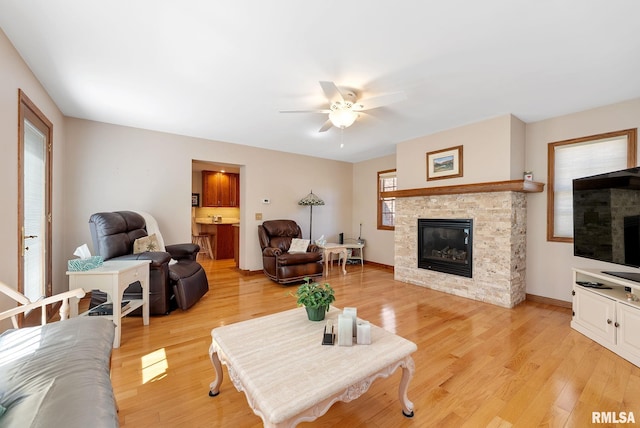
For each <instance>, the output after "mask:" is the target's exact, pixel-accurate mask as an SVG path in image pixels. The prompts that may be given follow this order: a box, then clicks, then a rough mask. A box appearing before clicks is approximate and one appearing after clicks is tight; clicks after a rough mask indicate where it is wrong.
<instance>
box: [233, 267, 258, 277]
mask: <svg viewBox="0 0 640 428" xmlns="http://www.w3.org/2000/svg"><path fill="white" fill-rule="evenodd" d="M236 269H237V271H238V272H240V275H242V276H253V275H259V274H262V273H264V272H263V270H262V269H260V270H248V269H240V268H236Z"/></svg>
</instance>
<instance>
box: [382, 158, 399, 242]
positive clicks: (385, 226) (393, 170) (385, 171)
mask: <svg viewBox="0 0 640 428" xmlns="http://www.w3.org/2000/svg"><path fill="white" fill-rule="evenodd" d="M390 172H397V170H396V169H395V168H394V169H386V170H384V171H378V174H377V177H378V184H377V186H378V204H377V205H378V230H396V227H395V226H387V225H385V224H382V199H383V198H382V189H381V188H380V176H381V175H384V174H389V173H390ZM396 179H397V176H396ZM394 199H395V198H394Z"/></svg>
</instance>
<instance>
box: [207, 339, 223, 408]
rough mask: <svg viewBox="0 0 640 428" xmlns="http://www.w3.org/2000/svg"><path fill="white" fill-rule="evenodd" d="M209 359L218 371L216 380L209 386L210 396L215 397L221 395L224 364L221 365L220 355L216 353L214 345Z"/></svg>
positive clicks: (210, 350)
mask: <svg viewBox="0 0 640 428" xmlns="http://www.w3.org/2000/svg"><path fill="white" fill-rule="evenodd" d="M209 358H210V359H211V364H213V368H214V369H216V379H215V380H214V381H213V382H211V384H210V385H209V396H210V397H215V396H216V395H218V394H220V384H221V383H222V364H220V359H219V358H218V353H217V352H216V350H215V348H214V346H213V343H212V344H211V346H210V347H209Z"/></svg>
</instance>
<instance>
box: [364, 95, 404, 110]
mask: <svg viewBox="0 0 640 428" xmlns="http://www.w3.org/2000/svg"><path fill="white" fill-rule="evenodd" d="M406 99H407V95H406V94H405V93H404V92H394V93H391V94H385V95H380V96H377V97H371V98H365V99H363V100H358V101H357V102H356V103H355V104H354V105H353V110H354V111H363V110H371V109H374V108H378V107H383V106H387V105H389V104H393V103H397V102H400V101H404V100H406Z"/></svg>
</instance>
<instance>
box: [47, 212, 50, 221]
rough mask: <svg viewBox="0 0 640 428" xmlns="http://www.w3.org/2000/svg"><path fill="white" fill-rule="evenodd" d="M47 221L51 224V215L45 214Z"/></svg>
mask: <svg viewBox="0 0 640 428" xmlns="http://www.w3.org/2000/svg"><path fill="white" fill-rule="evenodd" d="M47 221H48V222H49V223H51V213H49V214H47Z"/></svg>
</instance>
